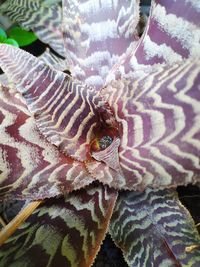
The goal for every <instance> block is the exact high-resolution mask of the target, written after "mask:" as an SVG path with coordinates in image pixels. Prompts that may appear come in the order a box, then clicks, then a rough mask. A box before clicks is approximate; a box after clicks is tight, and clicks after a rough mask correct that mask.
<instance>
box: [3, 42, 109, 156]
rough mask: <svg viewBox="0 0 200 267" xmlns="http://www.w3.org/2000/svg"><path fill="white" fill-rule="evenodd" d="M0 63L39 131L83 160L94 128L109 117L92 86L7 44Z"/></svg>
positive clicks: (97, 127) (61, 148)
mask: <svg viewBox="0 0 200 267" xmlns="http://www.w3.org/2000/svg"><path fill="white" fill-rule="evenodd" d="M0 65H1V67H2V69H3V70H4V71H5V73H6V74H7V75H8V76H9V78H10V79H11V80H12V81H13V82H14V83H15V85H16V88H17V89H18V90H19V92H20V93H21V94H22V95H23V97H24V98H25V100H26V103H27V106H28V108H29V110H30V111H31V113H32V114H34V118H35V120H36V124H37V126H38V128H39V130H40V131H41V133H42V134H43V135H44V136H45V137H46V138H47V139H48V140H49V141H50V142H51V143H52V144H55V145H56V146H57V147H59V149H60V150H61V151H63V152H65V153H66V154H67V155H69V156H71V157H73V158H75V159H78V160H80V161H84V160H86V159H87V157H88V153H89V150H88V148H89V144H90V142H91V140H92V139H93V138H94V131H95V129H99V128H101V125H102V120H110V119H111V114H110V113H109V110H107V106H106V104H105V102H104V101H103V100H102V98H101V97H100V96H99V94H98V93H97V92H96V91H95V90H94V88H91V87H88V86H86V85H83V84H82V83H81V82H78V81H73V80H72V79H71V78H70V76H68V75H66V74H64V73H63V72H59V71H57V70H55V69H52V68H51V67H49V66H48V65H45V64H44V63H43V62H42V61H40V60H38V59H37V58H36V57H34V56H32V55H31V54H29V53H27V52H25V51H23V50H21V49H16V48H15V47H13V46H9V45H4V44H1V45H0ZM103 123H105V121H103Z"/></svg>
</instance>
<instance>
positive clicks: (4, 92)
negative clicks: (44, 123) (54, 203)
mask: <svg viewBox="0 0 200 267" xmlns="http://www.w3.org/2000/svg"><path fill="white" fill-rule="evenodd" d="M0 137H1V138H0V198H4V199H5V198H13V197H14V198H18V199H28V198H29V199H41V198H42V199H43V198H49V197H53V196H55V195H60V194H63V193H65V192H69V191H72V190H74V189H78V188H81V187H83V186H85V185H87V184H89V183H91V182H92V181H93V178H92V177H90V175H89V174H88V172H87V171H86V169H85V166H84V164H82V163H80V162H76V161H73V160H72V159H71V158H68V157H66V156H65V155H64V154H62V153H61V152H60V151H59V150H58V149H57V148H56V147H55V146H53V145H52V144H51V143H49V142H47V140H46V139H45V138H44V137H43V136H42V135H41V133H40V132H39V131H38V129H37V127H36V125H35V122H34V119H33V118H32V117H31V116H30V113H29V111H28V110H27V108H26V106H25V104H23V103H22V102H21V101H20V99H19V96H17V95H16V94H15V95H14V94H11V93H9V91H8V89H7V88H0Z"/></svg>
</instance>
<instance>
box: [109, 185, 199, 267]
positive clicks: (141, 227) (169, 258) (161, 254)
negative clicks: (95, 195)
mask: <svg viewBox="0 0 200 267" xmlns="http://www.w3.org/2000/svg"><path fill="white" fill-rule="evenodd" d="M110 234H111V236H112V238H113V240H114V242H115V243H116V244H117V246H119V247H120V248H121V249H122V251H123V253H124V256H125V259H126V261H127V262H128V264H129V266H131V267H136V266H159V267H165V266H170V267H181V266H191V267H198V266H199V265H200V237H199V234H198V232H197V230H196V228H195V225H194V221H193V219H192V217H191V216H190V214H189V212H188V211H187V210H186V209H185V208H184V207H183V206H182V205H181V203H180V202H179V200H178V197H177V194H176V193H175V192H174V191H173V190H155V189H154V190H153V189H147V190H146V191H144V192H142V193H141V192H130V193H129V192H126V193H122V194H121V195H120V197H119V198H118V202H117V205H116V207H115V210H114V213H113V216H112V219H111V224H110Z"/></svg>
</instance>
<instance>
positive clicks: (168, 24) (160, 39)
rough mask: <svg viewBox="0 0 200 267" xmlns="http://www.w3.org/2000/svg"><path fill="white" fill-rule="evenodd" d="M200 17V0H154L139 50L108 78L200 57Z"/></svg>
mask: <svg viewBox="0 0 200 267" xmlns="http://www.w3.org/2000/svg"><path fill="white" fill-rule="evenodd" d="M199 17H200V6H199V1H198V0H197V1H188V0H183V1H168V0H154V1H152V6H151V12H150V17H149V21H148V24H147V26H146V30H145V32H144V34H143V36H142V38H141V39H140V41H139V42H138V45H137V47H136V49H133V50H132V51H131V53H129V55H127V57H126V58H124V61H121V62H118V63H117V64H116V65H115V66H114V68H113V70H112V71H111V72H110V73H109V77H107V80H111V79H113V74H114V76H116V77H117V76H119V72H120V73H121V74H123V75H124V74H126V75H127V76H128V77H130V76H131V75H134V73H135V71H137V70H141V69H143V70H147V71H151V68H152V66H153V65H154V64H161V63H170V64H174V63H176V62H179V61H182V60H183V59H185V58H189V57H193V58H195V57H198V58H200V28H199V27H200V19H199ZM121 74H120V75H121Z"/></svg>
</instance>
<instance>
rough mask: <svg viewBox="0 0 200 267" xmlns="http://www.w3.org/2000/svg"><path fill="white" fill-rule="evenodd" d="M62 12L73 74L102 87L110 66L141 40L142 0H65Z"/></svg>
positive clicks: (88, 82)
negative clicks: (138, 32) (140, 1)
mask: <svg viewBox="0 0 200 267" xmlns="http://www.w3.org/2000/svg"><path fill="white" fill-rule="evenodd" d="M63 12H64V14H63V24H64V38H65V43H66V48H67V49H66V51H67V53H68V54H69V58H70V59H71V63H72V67H71V69H70V71H71V72H72V76H74V77H76V78H78V79H79V80H81V81H85V82H86V83H87V84H90V85H95V86H96V87H97V88H99V87H101V86H102V85H103V84H104V82H105V78H106V75H107V74H108V71H109V70H110V68H111V67H112V66H113V65H114V64H115V63H116V62H117V61H118V60H119V58H120V57H121V56H124V55H125V54H126V53H127V51H129V50H130V49H133V47H134V46H135V44H136V41H137V40H138V37H137V35H136V30H135V28H136V26H137V23H138V19H139V0H131V1H117V2H115V1H112V0H108V1H100V2H99V1H96V2H95V1H93V0H87V1H83V0H82V1H77V0H63Z"/></svg>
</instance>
